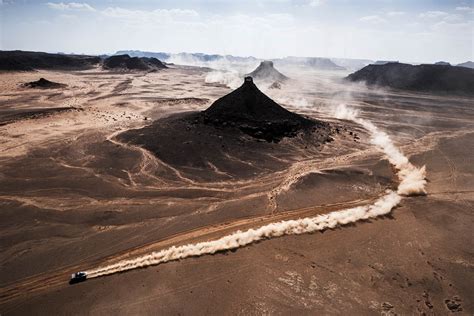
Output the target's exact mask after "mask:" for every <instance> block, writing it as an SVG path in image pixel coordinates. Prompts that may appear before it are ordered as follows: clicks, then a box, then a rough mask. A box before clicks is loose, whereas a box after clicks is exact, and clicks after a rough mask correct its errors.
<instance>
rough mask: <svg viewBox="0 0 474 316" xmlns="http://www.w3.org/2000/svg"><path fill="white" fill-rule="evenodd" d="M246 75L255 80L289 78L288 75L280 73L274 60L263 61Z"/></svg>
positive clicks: (283, 79)
mask: <svg viewBox="0 0 474 316" xmlns="http://www.w3.org/2000/svg"><path fill="white" fill-rule="evenodd" d="M246 76H248V77H252V78H254V79H255V80H265V81H280V82H282V81H285V80H287V79H288V77H287V76H285V75H283V74H282V73H280V72H279V71H278V70H276V69H275V68H274V67H273V62H272V61H267V60H265V61H262V62H261V63H260V65H259V66H258V67H257V68H256V69H255V70H254V71H252V72H251V73H249V74H247V75H246Z"/></svg>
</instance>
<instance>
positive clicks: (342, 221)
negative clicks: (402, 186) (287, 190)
mask: <svg viewBox="0 0 474 316" xmlns="http://www.w3.org/2000/svg"><path fill="white" fill-rule="evenodd" d="M400 199H401V198H400V196H399V195H398V194H396V193H395V192H393V191H389V192H388V193H387V194H386V195H385V196H383V197H381V198H380V199H378V200H377V201H376V202H375V203H374V204H371V205H368V206H359V207H355V208H350V209H346V210H342V211H337V212H331V213H329V214H325V215H318V216H316V217H308V218H302V219H298V220H288V221H281V222H277V223H271V224H268V225H265V226H262V227H260V228H257V229H249V230H247V231H243V232H242V231H237V232H235V233H233V234H231V235H227V236H224V237H222V238H219V239H216V240H212V241H205V242H200V243H196V244H188V245H184V246H178V247H176V246H172V247H170V248H168V249H165V250H161V251H157V252H152V253H151V254H148V255H145V256H142V257H138V258H135V259H130V260H123V261H120V262H118V263H116V264H111V265H109V266H105V267H101V268H98V269H95V270H90V271H87V274H88V277H89V278H95V277H99V276H103V275H108V274H113V273H117V272H122V271H126V270H132V269H137V268H142V267H147V266H151V265H157V264H160V263H164V262H168V261H173V260H178V259H183V258H187V257H196V256H201V255H205V254H213V253H216V252H218V251H224V250H229V249H235V248H239V247H243V246H246V245H249V244H251V243H254V242H256V241H259V240H263V239H268V238H272V237H280V236H284V235H299V234H304V233H311V232H316V231H320V230H324V229H327V228H334V227H336V226H338V225H346V224H349V223H353V222H355V221H358V220H363V219H369V218H373V217H377V216H381V215H386V214H388V213H389V212H390V211H391V210H392V208H393V207H395V206H396V205H397V204H398V203H399V202H400Z"/></svg>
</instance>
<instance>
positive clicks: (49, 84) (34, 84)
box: [23, 78, 67, 89]
mask: <svg viewBox="0 0 474 316" xmlns="http://www.w3.org/2000/svg"><path fill="white" fill-rule="evenodd" d="M23 86H24V87H27V88H39V89H56V88H63V87H66V86H67V85H65V84H63V83H58V82H53V81H49V80H47V79H44V78H40V79H39V80H37V81H31V82H27V83H24V84H23Z"/></svg>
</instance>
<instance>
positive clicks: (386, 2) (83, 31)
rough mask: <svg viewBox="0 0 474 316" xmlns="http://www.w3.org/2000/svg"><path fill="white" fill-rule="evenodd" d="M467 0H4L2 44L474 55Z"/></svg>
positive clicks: (452, 58) (51, 48)
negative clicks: (74, 0)
mask: <svg viewBox="0 0 474 316" xmlns="http://www.w3.org/2000/svg"><path fill="white" fill-rule="evenodd" d="M473 8H474V1H473V0H451V1H438V0H431V1H426V0H421V1H415V0H399V1H396V0H379V1H356V0H274V1H270V0H259V1H258V0H256V1H249V0H230V1H224V0H207V1H206V0H202V1H200V0H190V1H183V0H174V1H168V0H164V1H151V0H137V1H125V0H118V1H114V0H87V1H86V2H80V0H76V2H69V1H54V0H50V2H48V1H31V0H0V10H1V13H0V14H1V16H0V20H1V22H0V23H1V24H0V48H1V49H2V50H11V49H22V50H37V51H48V52H58V51H61V52H68V53H69V52H75V53H113V52H115V51H116V50H122V49H138V50H147V51H165V52H182V51H186V52H204V53H217V54H232V55H238V56H249V55H252V56H256V57H262V58H271V57H283V56H323V57H348V58H369V59H383V60H400V61H407V62H434V61H440V60H444V61H449V62H454V63H458V62H462V61H466V60H473V59H474V56H473V55H474V44H473V37H474V21H473V18H474V9H473Z"/></svg>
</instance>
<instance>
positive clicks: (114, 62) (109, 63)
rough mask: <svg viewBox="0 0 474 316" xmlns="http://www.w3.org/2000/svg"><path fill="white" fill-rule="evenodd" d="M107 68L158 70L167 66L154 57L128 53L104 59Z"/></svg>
mask: <svg viewBox="0 0 474 316" xmlns="http://www.w3.org/2000/svg"><path fill="white" fill-rule="evenodd" d="M103 67H104V68H105V69H121V70H158V69H163V68H167V67H166V66H165V65H164V64H163V63H162V62H161V61H159V60H158V59H156V58H153V57H130V56H128V55H115V56H110V57H108V58H106V59H105V60H104V64H103Z"/></svg>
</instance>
